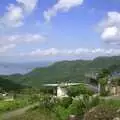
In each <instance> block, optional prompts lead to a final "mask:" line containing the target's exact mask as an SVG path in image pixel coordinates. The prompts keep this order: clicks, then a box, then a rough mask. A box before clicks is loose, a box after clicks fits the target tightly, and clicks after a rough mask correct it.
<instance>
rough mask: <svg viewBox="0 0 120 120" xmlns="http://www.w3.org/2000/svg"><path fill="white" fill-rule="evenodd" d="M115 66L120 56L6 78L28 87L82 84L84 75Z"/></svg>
mask: <svg viewBox="0 0 120 120" xmlns="http://www.w3.org/2000/svg"><path fill="white" fill-rule="evenodd" d="M111 66H112V67H111ZM116 66H120V56H113V57H98V58H96V59H94V60H76V61H61V62H56V63H54V64H53V65H51V66H48V67H43V68H36V69H34V70H32V71H31V72H30V73H28V74H25V75H17V76H18V79H17V76H16V75H13V76H7V78H8V79H11V80H14V81H16V82H18V83H22V84H25V85H30V86H40V85H41V84H44V83H56V82H63V81H68V80H71V81H72V82H80V81H81V82H82V81H84V80H85V74H86V73H90V72H96V71H99V70H101V69H103V68H110V69H116ZM118 68H120V67H118ZM119 70H120V69H118V71H119Z"/></svg>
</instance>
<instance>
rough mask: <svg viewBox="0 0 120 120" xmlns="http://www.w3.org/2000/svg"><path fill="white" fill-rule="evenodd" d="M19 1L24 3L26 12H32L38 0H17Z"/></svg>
mask: <svg viewBox="0 0 120 120" xmlns="http://www.w3.org/2000/svg"><path fill="white" fill-rule="evenodd" d="M16 1H17V2H18V3H20V4H22V6H23V8H24V11H26V12H28V13H29V12H32V11H33V10H34V9H35V7H36V5H37V2H38V0H16Z"/></svg>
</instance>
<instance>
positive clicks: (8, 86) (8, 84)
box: [0, 77, 25, 92]
mask: <svg viewBox="0 0 120 120" xmlns="http://www.w3.org/2000/svg"><path fill="white" fill-rule="evenodd" d="M24 87H25V86H23V85H20V84H17V83H14V82H12V81H10V80H8V79H5V78H2V77H0V92H1V90H3V91H19V90H21V89H23V88H24Z"/></svg>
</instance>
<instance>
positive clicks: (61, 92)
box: [43, 83, 98, 98]
mask: <svg viewBox="0 0 120 120" xmlns="http://www.w3.org/2000/svg"><path fill="white" fill-rule="evenodd" d="M77 85H85V86H86V87H88V88H89V89H91V90H93V91H95V92H98V88H97V87H95V86H93V85H90V84H85V83H61V84H44V85H43V86H44V87H53V91H54V92H53V93H56V96H57V97H59V98H62V97H68V95H67V87H68V86H77ZM55 91H56V92H55Z"/></svg>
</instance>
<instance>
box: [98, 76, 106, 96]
mask: <svg viewBox="0 0 120 120" xmlns="http://www.w3.org/2000/svg"><path fill="white" fill-rule="evenodd" d="M99 83H100V95H101V96H107V95H108V91H106V87H107V83H108V79H107V78H106V77H105V78H101V79H100V80H99Z"/></svg>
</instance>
